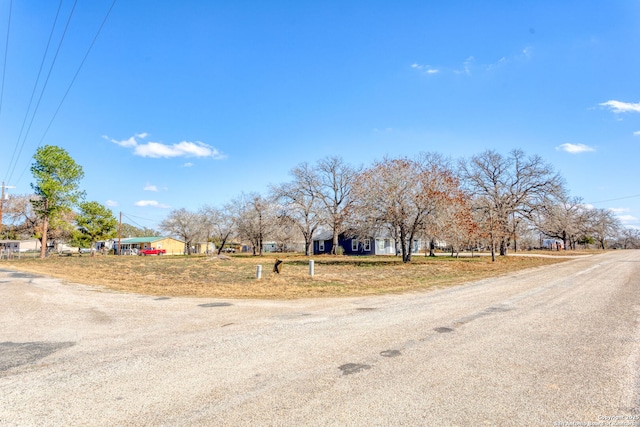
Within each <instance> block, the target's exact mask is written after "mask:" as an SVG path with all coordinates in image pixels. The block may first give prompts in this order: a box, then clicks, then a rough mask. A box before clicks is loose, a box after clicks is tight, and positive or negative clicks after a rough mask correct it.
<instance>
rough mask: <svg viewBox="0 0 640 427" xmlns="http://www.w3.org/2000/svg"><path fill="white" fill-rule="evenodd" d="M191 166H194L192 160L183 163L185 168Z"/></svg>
mask: <svg viewBox="0 0 640 427" xmlns="http://www.w3.org/2000/svg"><path fill="white" fill-rule="evenodd" d="M191 166H193V163H191V162H187V163H185V164H184V165H182V167H183V168H190V167H191Z"/></svg>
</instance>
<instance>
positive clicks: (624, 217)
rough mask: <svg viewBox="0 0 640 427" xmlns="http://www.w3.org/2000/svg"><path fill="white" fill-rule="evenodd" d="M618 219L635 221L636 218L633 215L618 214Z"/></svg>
mask: <svg viewBox="0 0 640 427" xmlns="http://www.w3.org/2000/svg"><path fill="white" fill-rule="evenodd" d="M618 219H619V220H620V221H622V222H636V221H637V220H638V218H636V217H635V216H633V215H618Z"/></svg>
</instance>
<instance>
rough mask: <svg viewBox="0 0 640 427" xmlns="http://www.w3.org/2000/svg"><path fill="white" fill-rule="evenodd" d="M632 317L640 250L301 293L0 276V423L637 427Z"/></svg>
mask: <svg viewBox="0 0 640 427" xmlns="http://www.w3.org/2000/svg"><path fill="white" fill-rule="evenodd" d="M639 319H640V251H617V252H610V253H607V254H603V255H597V256H592V257H587V258H581V259H575V260H571V261H568V262H566V263H562V264H559V265H553V266H547V267H540V268H536V269H531V270H527V271H523V272H519V273H512V274H509V275H508V276H504V277H500V278H494V279H487V280H483V281H479V282H474V283H470V284H467V285H463V286H458V287H453V288H447V289H441V290H435V291H432V292H425V293H410V294H403V295H386V296H379V297H358V298H342V299H335V298H332V299H315V300H297V301H256V300H235V301H234V300H214V299H195V298H162V297H160V298H158V297H152V296H144V295H132V294H119V293H113V292H109V291H105V290H104V289H101V288H96V287H88V286H84V285H68V284H62V283H61V282H60V281H59V280H57V279H50V278H46V277H42V276H35V275H31V274H25V273H18V272H11V271H7V270H0V425H3V426H4V425H17V426H24V425H27V426H30V425H61V426H62V425H64V426H67V425H90V426H101V425H105V426H106V425H168V426H172V425H180V426H183V425H184V426H186V425H188V426H192V425H215V426H218V425H220V426H228V425H230V426H234V425H246V426H262V425H277V426H280V425H283V426H300V425H331V426H342V425H353V426H390V425H407V426H415V425H428V426H448V425H460V426H468V425H497V426H509V425H514V426H516V425H517V426H522V425H532V426H547V425H548V426H559V425H588V423H593V424H592V425H640V409H639V408H640V406H639V401H638V384H639V378H638V372H640V371H639V368H640V359H639V357H638V356H639V354H640V353H639V346H640V324H639V323H638V320H639ZM623 422H624V423H626V424H622V423H623ZM571 423H573V424H571ZM597 423H600V424H597ZM606 423H609V424H606ZM615 423H618V424H615Z"/></svg>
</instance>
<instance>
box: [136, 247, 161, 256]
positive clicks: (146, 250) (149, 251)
mask: <svg viewBox="0 0 640 427" xmlns="http://www.w3.org/2000/svg"><path fill="white" fill-rule="evenodd" d="M166 253H167V250H166V249H156V248H144V249H140V251H138V255H142V256H147V255H164V254H166Z"/></svg>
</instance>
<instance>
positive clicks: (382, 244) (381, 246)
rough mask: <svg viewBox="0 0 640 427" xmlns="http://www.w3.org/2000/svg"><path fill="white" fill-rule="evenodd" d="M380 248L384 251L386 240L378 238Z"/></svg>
mask: <svg viewBox="0 0 640 427" xmlns="http://www.w3.org/2000/svg"><path fill="white" fill-rule="evenodd" d="M378 250H380V251H384V240H378Z"/></svg>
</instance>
